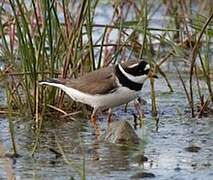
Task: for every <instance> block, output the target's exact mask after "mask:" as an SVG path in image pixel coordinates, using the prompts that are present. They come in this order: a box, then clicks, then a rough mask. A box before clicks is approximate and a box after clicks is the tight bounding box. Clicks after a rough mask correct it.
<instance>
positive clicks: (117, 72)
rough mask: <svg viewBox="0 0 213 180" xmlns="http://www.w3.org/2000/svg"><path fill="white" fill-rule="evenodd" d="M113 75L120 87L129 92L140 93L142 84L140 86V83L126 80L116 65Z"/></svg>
mask: <svg viewBox="0 0 213 180" xmlns="http://www.w3.org/2000/svg"><path fill="white" fill-rule="evenodd" d="M115 75H116V76H117V78H118V80H119V83H120V84H121V85H122V86H125V87H127V88H129V89H131V90H134V91H140V90H141V88H142V86H143V84H140V83H136V82H133V81H131V80H130V79H128V78H127V77H126V76H125V75H124V74H123V73H122V72H121V70H120V69H119V67H118V65H116V66H115Z"/></svg>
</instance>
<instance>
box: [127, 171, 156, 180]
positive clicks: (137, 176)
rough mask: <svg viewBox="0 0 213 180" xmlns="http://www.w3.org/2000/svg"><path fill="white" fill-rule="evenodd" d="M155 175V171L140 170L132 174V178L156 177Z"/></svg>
mask: <svg viewBox="0 0 213 180" xmlns="http://www.w3.org/2000/svg"><path fill="white" fill-rule="evenodd" d="M154 177H155V175H154V174H153V173H149V172H139V173H137V174H135V175H133V176H131V179H141V178H154Z"/></svg>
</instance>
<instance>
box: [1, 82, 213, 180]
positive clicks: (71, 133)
mask: <svg viewBox="0 0 213 180" xmlns="http://www.w3.org/2000/svg"><path fill="white" fill-rule="evenodd" d="M171 82H172V85H173V86H174V89H175V92H174V93H168V90H167V89H166V88H165V82H164V81H163V80H162V79H159V80H158V81H156V86H157V88H156V89H157V90H156V92H157V102H158V112H159V120H160V121H159V127H158V131H156V127H155V121H154V120H153V119H152V118H151V115H150V113H151V105H150V100H149V87H148V85H147V86H145V88H144V91H143V93H142V97H146V98H145V99H146V100H147V102H148V103H147V104H146V105H145V106H144V111H145V115H146V119H145V122H144V126H143V127H142V128H137V129H136V133H137V134H138V136H139V137H140V138H141V139H142V143H141V144H140V145H139V146H137V147H135V148H128V147H122V146H119V145H115V144H110V143H107V142H103V141H99V140H97V139H96V138H95V131H94V129H93V128H92V127H91V124H90V123H89V121H88V120H87V119H79V120H78V121H71V120H70V121H65V120H60V119H49V120H46V121H44V122H43V128H42V132H41V137H40V143H39V148H38V149H37V151H36V152H35V154H34V156H32V157H31V156H30V153H31V151H32V147H33V143H34V142H35V134H34V133H33V130H32V128H31V123H30V122H32V121H31V120H22V119H18V118H14V125H15V137H16V143H17V149H18V153H19V154H20V155H21V157H19V158H16V159H11V158H8V157H4V156H2V155H1V159H0V167H1V168H0V177H1V178H2V179H6V177H7V175H6V171H5V169H7V170H8V169H9V170H10V171H11V172H12V174H14V176H15V177H16V179H33V178H34V179H44V180H45V179H57V180H58V179H59V180H65V179H69V178H71V177H75V178H76V179H79V175H78V173H77V170H76V169H74V168H73V167H71V166H69V165H67V163H65V161H64V159H63V158H62V157H58V158H57V157H56V154H55V153H53V152H52V151H50V150H51V149H53V150H55V151H58V152H60V150H59V148H58V146H57V142H58V143H59V144H60V146H61V147H62V148H63V151H64V154H65V156H66V157H67V159H69V160H71V161H72V162H73V161H74V164H75V165H79V167H80V169H78V170H80V171H82V168H83V161H82V160H83V158H85V168H86V179H116V180H117V179H130V178H131V176H133V175H135V174H136V173H138V172H150V173H153V174H154V175H155V176H156V178H155V179H160V180H161V179H162V180H165V179H168V180H169V179H199V180H200V179H213V173H212V170H213V166H212V164H213V156H212V152H213V119H212V118H202V119H190V118H189V116H188V115H187V114H185V113H184V110H185V105H186V104H187V103H184V102H185V101H186V100H185V94H184V92H183V89H182V88H181V85H180V82H179V80H177V79H174V78H171ZM202 87H204V86H202ZM123 109H124V108H123V107H122V106H121V107H118V108H116V109H114V118H113V119H114V121H116V120H117V119H123V120H124V119H125V120H128V121H129V123H130V124H131V125H132V126H133V117H132V115H131V113H132V111H134V108H133V106H132V104H130V106H129V107H128V112H127V113H125V112H124V111H123ZM104 118H105V116H104V115H100V116H99V120H98V124H99V127H100V129H101V133H103V132H104V130H105V129H106V127H107V124H106V120H105V119H104ZM0 129H1V131H0V142H1V149H2V147H3V148H4V152H11V143H10V135H9V132H8V121H7V118H4V117H1V119H0ZM55 136H56V137H57V142H56V140H55ZM191 145H196V146H198V147H200V148H201V150H200V151H198V152H197V153H195V152H187V151H186V150H185V148H186V147H189V146H191ZM1 154H2V153H1ZM140 154H143V155H145V156H146V157H147V158H148V161H147V162H144V163H138V162H136V161H135V160H134V158H133V157H134V156H136V155H140ZM5 166H7V168H5Z"/></svg>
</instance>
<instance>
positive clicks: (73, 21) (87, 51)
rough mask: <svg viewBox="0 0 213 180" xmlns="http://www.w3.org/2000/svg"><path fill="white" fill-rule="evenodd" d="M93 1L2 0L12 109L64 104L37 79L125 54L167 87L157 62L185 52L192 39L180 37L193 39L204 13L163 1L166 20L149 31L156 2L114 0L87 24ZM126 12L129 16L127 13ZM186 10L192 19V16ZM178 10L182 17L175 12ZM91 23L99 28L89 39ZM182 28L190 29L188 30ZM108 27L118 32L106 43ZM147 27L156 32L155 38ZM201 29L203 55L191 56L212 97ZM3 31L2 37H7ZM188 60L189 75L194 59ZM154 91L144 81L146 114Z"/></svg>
mask: <svg viewBox="0 0 213 180" xmlns="http://www.w3.org/2000/svg"><path fill="white" fill-rule="evenodd" d="M5 3H6V1H5ZM100 3H101V1H98V0H95V1H91V0H88V1H86V0H82V1H80V2H76V3H73V2H71V1H67V0H62V1H51V0H46V1H41V0H32V1H30V3H28V4H27V3H26V4H25V3H24V1H21V0H9V5H10V6H11V9H12V12H6V10H5V9H4V6H3V4H4V1H3V3H2V4H1V7H0V8H1V15H2V16H4V19H8V21H7V22H5V21H3V18H1V19H0V34H1V39H2V42H1V45H2V50H1V54H2V55H3V57H4V59H5V60H6V63H7V64H8V65H12V67H11V68H10V69H9V73H8V72H7V73H5V74H6V75H8V74H9V76H8V78H9V79H10V89H11V90H12V91H11V92H12V101H13V104H14V107H18V110H19V112H20V113H24V114H25V115H27V116H29V115H31V116H33V117H35V119H38V114H39V113H43V112H46V111H49V105H53V106H56V107H58V108H61V109H66V107H65V105H64V103H63V102H64V101H63V99H64V98H63V97H64V94H63V93H61V92H59V91H57V90H56V89H55V88H44V87H38V81H39V80H43V79H46V78H48V77H58V76H59V75H60V76H61V77H63V78H67V77H71V78H75V77H77V76H79V75H82V74H84V73H86V72H88V71H92V70H95V69H97V68H100V67H101V66H107V65H108V64H109V63H117V62H119V61H122V60H124V59H125V60H128V59H129V58H132V57H136V58H139V59H148V61H149V63H150V64H151V65H152V66H153V68H154V70H155V71H156V72H158V73H159V74H160V75H161V76H162V77H163V78H164V79H165V81H166V83H167V85H168V88H169V89H170V91H171V92H172V91H173V88H172V87H171V84H170V83H169V80H168V78H167V75H166V73H165V72H164V71H163V70H162V68H161V65H162V64H163V63H165V62H166V61H169V60H171V59H172V58H173V57H184V58H185V53H186V51H192V50H193V47H195V46H194V44H193V43H191V45H190V46H185V45H184V43H185V41H184V39H188V42H191V40H193V37H195V36H197V35H198V34H199V33H200V32H202V27H203V25H204V22H205V20H206V19H207V17H205V16H201V15H199V14H198V13H196V12H192V10H191V9H192V8H191V4H190V3H189V2H188V1H180V2H176V1H175V2H174V3H173V4H172V5H171V4H170V3H169V1H163V4H159V6H162V5H164V6H165V7H167V11H168V14H169V16H170V18H171V20H170V21H169V22H168V25H166V26H165V27H164V28H155V27H151V26H150V19H151V18H152V15H153V14H154V13H155V11H157V10H158V8H159V6H157V7H155V8H156V9H152V8H153V6H152V5H153V3H156V1H148V0H143V1H141V2H137V1H131V2H125V3H121V2H119V1H118V2H115V3H114V4H113V2H111V3H112V4H113V8H112V18H111V19H110V20H109V22H108V23H107V24H95V23H94V16H95V11H96V8H97V6H98V5H99V4H100ZM70 7H71V9H72V11H71V10H70ZM131 8H132V10H131ZM77 9H78V10H77ZM130 13H131V15H132V18H131V19H130V18H128V15H129V14H130ZM152 13H153V14H152ZM192 13H194V14H195V17H197V18H194V14H192ZM181 14H186V16H184V17H182V16H181ZM61 19H63V21H62V20H61ZM188 19H189V21H188ZM209 20H211V18H210V19H209ZM208 24H210V23H208ZM208 24H207V26H208ZM209 26H210V25H209ZM11 27H14V28H15V31H13V33H10V34H9V33H7V29H10V28H11ZM95 28H100V29H102V30H103V31H102V33H101V34H100V35H99V37H98V40H97V41H96V42H95V41H94V39H95V38H94V29H95ZM189 28H192V31H193V34H191V32H190V31H189ZM112 31H116V32H117V34H118V37H117V39H115V40H114V42H113V43H111V42H110V41H109V36H110V35H111V33H112ZM155 32H158V33H159V34H157V35H156V33H155ZM11 34H12V35H11ZM202 34H203V35H205V37H207V38H206V39H207V40H206V41H205V44H204V46H205V47H206V48H205V53H204V54H205V55H204V56H202V55H200V56H199V59H200V63H201V70H202V72H203V74H204V78H205V81H206V83H207V87H208V90H209V93H210V96H211V99H212V100H213V97H212V88H211V80H210V74H211V70H210V68H209V67H210V66H209V60H208V59H209V58H208V57H207V55H208V53H209V47H210V41H211V37H212V34H213V33H212V30H211V28H205V29H203V33H202ZM6 36H7V37H9V39H10V41H9V42H8V40H7V38H6ZM12 37H15V39H16V40H14V38H12ZM153 40H158V41H159V44H158V52H157V53H153V48H152V43H153ZM195 42H196V40H195ZM198 45H200V43H198V44H197V46H198ZM201 46H202V45H201ZM165 47H166V48H167V51H168V52H167V53H166V55H165V53H162V51H163V50H164V48H165ZM96 50H98V53H96V52H97V51H96ZM193 52H194V53H195V52H196V53H195V55H196V54H197V53H198V54H199V51H198V50H197V48H195V50H194V51H193ZM97 54H98V55H97ZM124 54H129V57H128V58H124V56H123V55H124ZM156 54H157V55H156ZM195 55H194V57H196V56H195ZM188 61H189V64H190V65H191V74H192V71H193V69H194V61H195V60H191V61H190V60H188ZM156 72H155V73H156ZM5 74H3V75H5ZM189 74H190V73H189ZM190 84H191V83H190ZM154 91H155V87H154V83H153V82H152V81H151V97H152V111H153V114H155V115H156V114H157V112H156V109H157V107H156V106H157V105H156V100H155V98H156V97H155V93H154ZM191 91H193V89H191ZM190 94H191V98H190V99H191V101H192V102H190V103H191V106H190V107H191V108H193V105H192V104H193V93H190ZM23 109H25V110H23ZM192 111H193V110H192Z"/></svg>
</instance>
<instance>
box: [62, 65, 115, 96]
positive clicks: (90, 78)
mask: <svg viewBox="0 0 213 180" xmlns="http://www.w3.org/2000/svg"><path fill="white" fill-rule="evenodd" d="M113 69H114V66H110V67H106V68H101V69H99V70H96V71H93V72H90V73H88V74H86V75H84V76H81V77H79V78H77V79H70V80H67V79H66V85H67V86H70V87H72V88H75V89H77V90H80V91H82V92H85V93H89V94H106V93H108V92H109V91H113V90H115V89H116V88H117V84H116V82H115V76H114V75H113Z"/></svg>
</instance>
